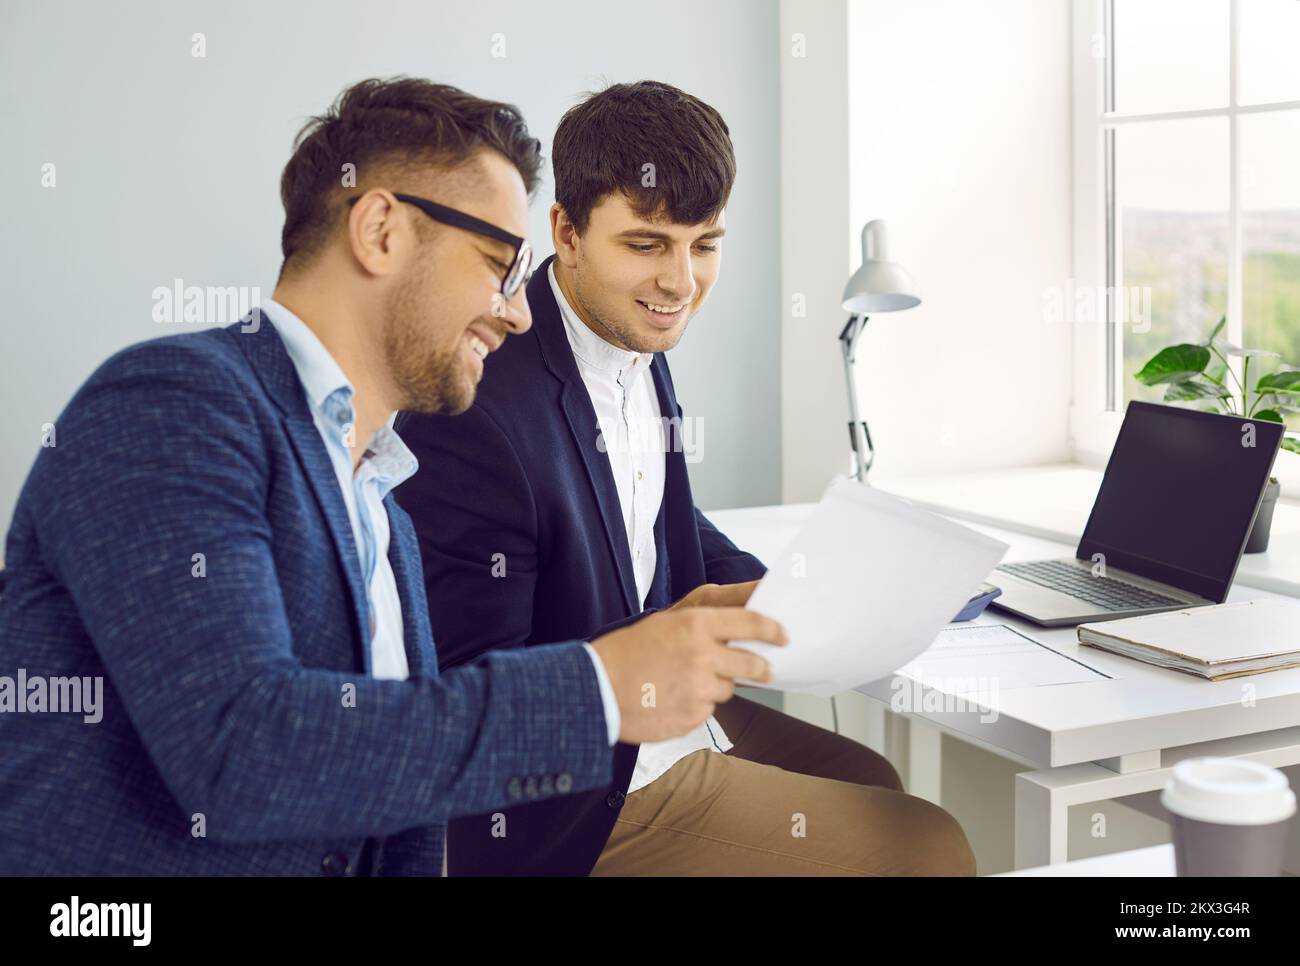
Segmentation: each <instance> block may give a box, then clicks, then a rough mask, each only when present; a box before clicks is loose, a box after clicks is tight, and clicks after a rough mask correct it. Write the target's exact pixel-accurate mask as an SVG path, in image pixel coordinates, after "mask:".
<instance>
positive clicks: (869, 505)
mask: <svg viewBox="0 0 1300 966" xmlns="http://www.w3.org/2000/svg"><path fill="white" fill-rule="evenodd" d="M1006 551H1007V545H1006V544H1005V543H1002V542H1001V541H999V540H994V539H993V538H992V537H988V536H985V535H984V534H982V533H977V532H976V531H974V530H971V529H970V528H968V527H964V526H962V525H960V524H958V523H953V522H952V521H951V520H947V519H944V518H943V517H941V516H939V515H937V514H935V513H931V512H930V511H929V510H923V509H921V508H920V507H917V506H913V505H912V504H911V503H908V502H907V501H906V500H901V499H899V498H898V497H895V496H890V495H888V494H886V493H881V492H880V491H879V490H875V489H872V488H871V487H869V486H864V485H863V484H861V483H858V482H857V481H856V480H849V479H842V480H838V481H837V482H835V483H833V484H832V485H831V487H830V489H828V490H827V491H826V495H825V496H824V497H823V498H822V501H821V503H820V504H819V505H818V507H817V508H816V509H815V510H814V511H813V513H812V516H811V517H810V518H809V519H808V521H807V523H805V524H804V527H803V529H802V530H801V531H800V532H799V535H798V536H797V537H795V539H794V541H793V542H792V543H791V544H790V546H789V547H787V548H786V549H785V552H784V553H782V554H781V557H780V558H779V559H778V560H776V561H769V569H768V571H767V575H766V576H765V577H764V578H763V579H762V581H760V582H759V585H758V587H757V588H755V590H754V593H753V596H752V597H750V599H749V607H750V609H752V610H756V611H759V612H760V613H763V614H767V615H768V616H769V617H773V618H775V619H776V620H778V621H780V622H781V623H782V624H783V625H784V626H785V629H786V631H787V632H788V634H789V637H790V643H789V644H788V645H787V646H785V647H774V646H772V645H770V644H763V643H760V642H756V641H739V642H734V643H733V646H736V647H744V648H747V649H749V650H752V651H754V652H755V653H757V654H760V655H762V656H763V657H764V658H766V659H767V661H768V662H769V663H770V664H771V666H772V670H773V672H774V674H775V680H774V681H773V682H772V683H771V684H769V685H767V686H768V687H771V688H777V689H780V690H782V691H800V692H804V693H807V694H816V695H823V696H824V695H830V694H836V693H838V692H840V691H846V690H848V689H850V688H853V687H856V686H857V685H859V684H865V683H866V682H868V681H874V680H876V679H877V678H881V677H884V676H885V675H887V674H890V673H892V672H893V671H894V670H895V669H896V668H899V667H902V666H903V665H904V664H906V663H907V662H908V661H910V660H912V658H914V657H916V656H917V655H918V654H920V653H921V652H922V651H924V650H925V649H926V648H927V647H929V646H930V644H931V643H932V642H933V641H934V639H935V636H936V635H937V634H938V632H939V630H940V629H941V628H942V627H943V626H944V625H945V624H947V623H948V622H949V621H951V620H952V618H953V615H955V614H956V613H957V612H958V611H959V610H961V608H962V605H964V604H965V603H966V601H967V600H968V599H969V598H970V596H971V595H972V594H973V593H974V592H975V591H976V589H977V588H978V587H979V585H980V583H981V582H982V581H983V580H984V579H985V578H987V577H988V575H989V572H990V571H992V569H993V568H994V567H995V566H996V565H997V563H998V561H1000V560H1001V559H1002V555H1003V554H1004V553H1006Z"/></svg>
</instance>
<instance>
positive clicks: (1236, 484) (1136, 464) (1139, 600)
mask: <svg viewBox="0 0 1300 966" xmlns="http://www.w3.org/2000/svg"><path fill="white" fill-rule="evenodd" d="M1284 431H1285V427H1283V425H1282V424H1281V423H1272V422H1265V421H1263V420H1258V419H1246V418H1244V417H1241V416H1224V415H1220V414H1217V413H1205V412H1199V411H1197V410H1194V409H1180V408H1178V407H1175V406H1160V405H1155V404H1153V403H1144V402H1131V403H1129V405H1128V410H1127V411H1126V412H1125V414H1124V423H1123V425H1122V426H1121V427H1120V431H1119V437H1118V439H1116V440H1115V448H1114V449H1113V450H1112V451H1111V454H1110V461H1109V462H1108V463H1107V464H1106V474H1105V476H1104V477H1103V478H1102V481H1101V489H1100V490H1098V492H1097V500H1096V502H1095V503H1094V504H1093V506H1092V513H1091V514H1090V515H1089V517H1088V525H1087V527H1086V528H1085V529H1084V531H1083V539H1082V540H1080V541H1079V547H1078V549H1077V550H1076V551H1075V555H1074V558H1073V559H1066V560H1034V561H1029V562H1026V563H1005V564H1002V565H1001V566H1000V567H998V568H997V569H996V570H994V571H993V574H992V575H991V576H990V578H989V580H990V581H991V582H992V583H994V584H996V585H997V586H999V587H1001V588H1002V594H1001V596H999V597H998V598H997V599H996V600H994V601H993V602H992V604H991V606H993V607H997V608H999V609H1001V610H1004V611H1007V612H1008V613H1011V614H1015V615H1017V616H1018V617H1023V618H1025V619H1026V620H1029V621H1033V622H1034V623H1035V624H1041V625H1043V626H1046V627H1056V626H1063V625H1069V624H1079V623H1082V622H1084V621H1098V620H1111V619H1117V618H1120V617H1135V616H1137V615H1139V614H1154V613H1157V612H1159V611H1168V610H1179V609H1181V608H1185V607H1200V606H1204V605H1206V604H1221V603H1223V600H1224V598H1226V597H1227V595H1228V588H1230V587H1231V586H1232V578H1233V577H1234V576H1235V575H1236V573H1237V564H1238V563H1240V562H1241V554H1242V551H1243V550H1244V549H1245V547H1246V541H1247V539H1248V538H1249V537H1250V529H1251V526H1252V524H1253V523H1254V521H1255V511H1256V510H1257V509H1258V508H1259V503H1260V500H1261V499H1262V498H1263V495H1264V487H1265V486H1266V485H1267V484H1268V477H1269V473H1270V472H1271V470H1272V468H1273V458H1274V457H1275V456H1276V455H1277V451H1278V447H1279V446H1280V444H1281V441H1282V436H1283V433H1284Z"/></svg>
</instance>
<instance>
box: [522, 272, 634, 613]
mask: <svg viewBox="0 0 1300 966" xmlns="http://www.w3.org/2000/svg"><path fill="white" fill-rule="evenodd" d="M552 261H554V256H551V258H548V259H547V260H546V261H545V262H543V263H542V264H541V266H540V267H539V268H538V269H537V271H536V273H534V275H533V279H532V281H531V282H529V283H528V306H529V308H530V309H531V311H532V314H533V329H534V331H535V332H536V333H537V341H538V345H539V346H540V347H541V350H542V359H543V360H544V361H545V362H546V367H547V368H548V369H549V370H550V371H551V374H552V375H554V376H555V377H556V378H557V379H558V380H559V381H560V382H561V383H562V385H563V388H562V389H561V391H560V407H561V408H562V409H563V410H564V418H565V421H566V422H567V423H568V425H569V432H570V433H572V434H573V441H574V443H575V444H576V445H577V447H578V452H579V454H581V456H582V465H583V468H584V469H585V470H586V473H587V479H588V481H589V482H590V483H591V490H592V496H593V497H594V499H595V501H596V506H597V508H598V509H599V511H600V518H601V522H602V523H603V524H604V530H605V540H606V541H607V543H608V545H609V550H610V553H612V554H613V556H614V562H615V566H616V567H617V568H618V579H619V585H620V586H621V587H622V589H623V602H624V603H625V604H626V605H627V609H628V615H629V616H631V615H633V614H639V613H641V605H640V603H639V602H638V600H637V593H636V577H635V575H634V573H633V570H632V555H631V553H629V552H628V548H627V531H626V529H625V528H624V526H623V517H622V513H621V510H620V508H621V504H620V503H619V499H618V487H617V486H616V485H615V484H614V472H613V470H611V469H610V465H609V454H608V453H606V452H604V451H602V450H601V449H600V447H599V440H600V439H601V436H600V425H599V423H598V422H597V421H596V410H595V408H594V407H593V406H592V405H591V397H590V396H589V395H588V394H587V387H586V385H585V384H584V383H583V381H582V375H581V374H580V373H579V372H578V364H577V363H576V362H575V361H574V359H573V350H572V348H571V347H570V346H569V338H568V336H567V335H565V332H564V319H563V318H561V317H560V307H559V306H558V305H557V304H556V303H555V294H554V293H553V292H552V291H551V280H550V271H549V269H550V264H551V262H552Z"/></svg>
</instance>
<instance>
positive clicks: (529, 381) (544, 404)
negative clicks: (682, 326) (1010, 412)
mask: <svg viewBox="0 0 1300 966" xmlns="http://www.w3.org/2000/svg"><path fill="white" fill-rule="evenodd" d="M550 261H551V260H550V259H548V260H547V261H546V262H545V263H544V264H543V265H542V266H541V267H540V268H539V269H538V270H537V272H536V273H535V274H534V276H533V279H532V281H531V282H530V283H529V285H528V304H529V308H530V309H531V311H532V316H533V327H532V329H530V330H529V331H528V332H526V333H524V334H523V335H512V336H510V337H508V338H507V339H506V342H505V345H503V346H502V347H501V348H500V349H498V350H497V351H496V352H495V353H493V354H492V355H491V356H490V357H489V358H488V360H487V364H486V366H485V372H484V376H483V379H482V382H481V383H480V384H479V389H478V396H477V398H476V400H475V404H474V406H473V407H472V408H471V409H470V410H469V411H468V412H466V413H464V414H463V415H460V416H456V417H447V416H424V415H415V414H409V413H403V414H401V415H400V416H399V417H398V422H397V427H398V430H399V432H400V434H401V436H402V439H403V440H404V441H405V442H406V444H407V445H408V446H409V447H410V448H411V450H412V451H413V452H414V453H415V454H416V456H417V458H418V459H419V460H420V463H421V464H422V465H424V464H432V465H436V466H437V467H438V471H437V472H436V473H420V474H417V475H416V476H415V477H413V478H412V479H410V480H408V481H407V482H406V483H404V484H403V485H401V486H400V487H398V488H397V490H396V491H395V492H396V494H397V500H398V502H399V503H401V504H402V506H403V507H404V508H405V509H406V511H407V512H408V513H410V514H411V518H412V520H413V521H414V523H415V530H416V534H417V535H418V537H419V540H420V551H421V555H422V556H423V558H424V567H425V585H426V588H427V593H428V599H429V611H430V620H431V621H432V624H433V633H434V636H435V637H436V638H437V640H438V657H439V660H440V661H441V662H442V665H443V667H448V666H450V665H455V664H460V663H463V662H466V661H472V660H474V659H476V658H478V657H479V656H480V655H482V654H484V653H490V652H492V651H498V652H499V651H502V650H511V649H516V648H521V647H525V646H531V645H535V644H538V643H541V642H542V641H546V640H551V639H555V638H556V637H562V638H566V639H568V638H580V639H584V640H590V639H592V638H594V637H597V636H599V634H600V633H601V632H602V631H606V630H609V629H611V628H613V627H617V626H619V625H620V624H624V623H627V622H628V621H629V620H630V619H634V618H636V617H637V616H639V615H640V614H641V613H642V608H641V605H640V602H639V601H638V600H637V593H636V581H635V577H634V572H633V568H632V560H631V555H630V554H629V552H628V547H627V534H626V530H625V528H624V525H623V517H622V510H621V508H620V504H619V499H618V490H617V488H616V486H615V483H614V477H613V473H612V471H611V470H610V464H609V457H608V455H607V454H606V453H605V452H604V451H603V450H602V449H601V446H600V445H599V444H598V439H599V436H600V430H599V427H598V425H597V421H596V412H595V409H594V408H593V407H592V404H591V398H590V396H589V395H588V393H587V388H586V386H585V385H584V384H583V381H582V376H581V375H580V373H579V372H578V367H577V363H576V362H575V361H574V358H573V351H572V349H571V348H570V346H569V341H568V337H567V335H566V334H565V331H564V320H563V318H561V316H560V310H559V306H558V305H556V302H555V296H554V293H553V292H552V290H551V285H550V280H549V278H548V274H547V269H548V267H549V265H550ZM650 368H651V372H652V373H653V377H654V385H655V390H656V393H657V395H658V399H659V409H660V412H661V414H662V416H663V417H665V418H667V419H672V418H674V417H676V418H677V419H678V420H680V419H681V418H682V409H681V407H680V406H679V405H678V403H677V396H676V393H675V392H674V390H673V383H672V377H671V375H670V374H669V371H668V363H667V360H665V359H664V357H663V354H662V353H658V354H656V355H655V357H654V361H653V362H652V363H651V367H650ZM679 425H680V423H678V424H677V425H671V424H670V425H669V430H670V440H669V446H668V453H667V455H666V457H665V461H666V463H665V471H666V472H665V481H664V497H663V503H662V504H661V506H660V513H659V518H658V520H657V521H656V523H655V543H656V548H657V561H658V563H657V570H656V573H655V579H654V583H653V586H652V587H651V590H650V592H649V594H648V596H647V601H646V604H647V609H654V608H656V607H664V606H667V605H668V604H669V603H670V602H671V601H674V600H677V599H679V598H680V597H682V596H684V595H685V594H686V593H688V592H689V591H691V590H692V589H694V588H695V587H698V586H699V585H700V584H703V583H735V582H739V581H745V580H753V579H755V578H757V577H761V576H762V574H763V572H764V568H763V565H762V564H761V563H760V562H759V561H758V560H757V559H756V558H754V557H752V556H750V555H749V554H747V553H743V552H742V551H740V550H738V549H737V548H736V547H735V546H734V545H733V544H732V543H731V541H730V540H728V539H727V538H726V537H725V536H724V535H723V534H722V533H720V532H719V531H718V530H717V529H716V528H715V527H714V526H713V525H712V524H711V523H709V521H708V520H707V519H705V517H704V515H703V514H702V513H701V512H700V511H699V510H698V509H697V508H696V506H695V503H694V501H693V500H692V498H691V486H690V481H689V479H688V477H687V464H686V456H685V453H684V452H683V451H682V446H681V445H680V442H679V435H678V429H677V427H678V426H679ZM557 700H564V701H567V700H568V696H567V695H564V696H563V697H562V698H561V697H560V696H557ZM636 753H637V746H635V745H626V744H619V745H618V746H616V748H615V752H614V755H613V769H614V772H613V779H612V781H611V782H610V783H609V784H608V785H607V786H606V787H604V788H601V789H595V790H593V791H591V792H589V793H587V794H585V795H574V796H571V797H570V798H567V799H563V800H556V801H552V802H545V803H540V804H528V805H524V806H522V807H520V808H515V809H511V810H510V811H509V812H507V813H505V814H506V822H505V829H504V833H505V834H504V835H503V834H501V832H502V829H501V828H500V824H501V823H500V822H499V820H496V819H494V818H493V817H492V816H487V815H484V816H476V817H474V818H470V819H463V820H459V821H457V822H453V823H452V826H451V829H450V832H449V839H448V845H447V862H448V871H449V873H450V874H451V875H458V874H484V873H493V874H514V873H519V874H523V873H544V874H576V875H585V874H587V873H588V872H590V871H591V869H592V867H593V866H594V865H595V863H596V859H597V858H598V857H599V855H600V852H601V849H603V848H604V846H605V842H606V841H607V840H608V838H609V834H610V832H611V831H612V830H613V827H614V821H615V819H616V818H617V817H618V810H619V808H620V807H621V806H622V803H623V799H624V797H625V795H626V792H627V787H628V783H629V781H630V780H631V778H632V772H633V769H634V767H635V764H636Z"/></svg>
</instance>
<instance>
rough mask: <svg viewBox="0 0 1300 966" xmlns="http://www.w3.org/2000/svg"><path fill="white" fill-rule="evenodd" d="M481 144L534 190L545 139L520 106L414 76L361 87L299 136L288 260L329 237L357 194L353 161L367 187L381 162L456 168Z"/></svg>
mask: <svg viewBox="0 0 1300 966" xmlns="http://www.w3.org/2000/svg"><path fill="white" fill-rule="evenodd" d="M480 148H492V149H495V150H496V151H499V152H500V153H501V154H503V155H505V157H506V158H507V160H509V161H511V162H512V163H513V164H514V166H515V167H516V168H518V169H519V174H520V176H521V177H522V178H523V181H524V187H525V188H526V189H527V191H528V194H529V195H532V193H533V192H534V191H535V190H536V188H537V183H538V171H539V169H540V167H541V144H540V143H539V142H538V141H537V139H536V138H534V137H532V136H531V135H530V134H529V133H528V126H527V125H526V124H525V123H524V119H523V117H522V115H521V114H520V113H519V110H518V108H516V107H515V106H514V105H512V104H502V103H500V102H498V101H488V100H484V99H482V98H479V97H475V96H474V95H472V94H467V93H466V92H465V91H462V90H461V89H460V88H457V87H452V86H451V85H449V84H435V83H433V82H432V81H427V80H422V79H419V78H412V77H395V78H391V79H388V80H379V79H375V78H371V79H369V80H363V81H359V82H358V83H356V84H353V85H352V86H351V87H349V88H347V89H346V90H345V91H343V92H342V93H341V94H340V95H339V96H338V98H337V99H336V100H335V101H334V103H333V104H332V105H331V106H330V108H329V110H328V111H326V112H325V113H324V114H321V115H319V116H317V117H313V118H311V119H310V120H309V121H308V122H307V123H306V125H304V126H303V129H302V130H301V131H299V132H298V136H297V138H295V139H294V152H293V157H291V158H290V159H289V163H288V164H286V165H285V166H284V174H283V175H282V176H281V178H280V198H281V200H282V201H283V202H284V230H283V232H282V233H281V236H280V248H281V250H282V251H283V252H284V259H285V265H286V266H287V265H288V263H289V261H290V259H293V258H295V257H298V258H309V257H310V256H311V255H313V254H314V253H315V252H317V251H318V250H319V249H320V248H321V247H322V246H323V244H324V242H325V240H326V238H328V236H329V233H330V230H331V227H332V226H333V225H334V224H335V222H336V221H337V219H338V215H339V214H340V213H341V212H342V210H343V208H344V204H345V201H344V199H345V196H346V194H347V193H349V192H347V191H345V189H343V187H342V185H343V175H344V168H343V166H344V165H345V164H349V163H350V164H353V165H355V166H356V167H355V168H354V169H352V170H353V171H355V172H357V173H358V178H357V182H356V183H357V187H358V188H359V189H363V188H364V186H365V185H366V184H367V180H373V179H366V178H365V175H366V173H368V172H369V171H370V170H371V169H373V168H375V167H377V166H379V165H384V166H389V165H398V166H403V165H422V166H427V165H438V166H442V167H446V168H452V167H455V166H457V165H459V164H462V163H463V162H464V161H466V160H467V159H468V158H469V157H470V156H471V155H472V154H473V153H474V152H475V151H477V150H478V149H480ZM395 187H396V186H395ZM282 271H283V269H282Z"/></svg>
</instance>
